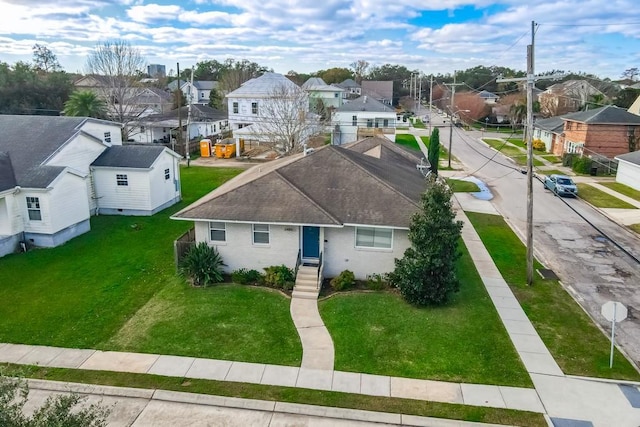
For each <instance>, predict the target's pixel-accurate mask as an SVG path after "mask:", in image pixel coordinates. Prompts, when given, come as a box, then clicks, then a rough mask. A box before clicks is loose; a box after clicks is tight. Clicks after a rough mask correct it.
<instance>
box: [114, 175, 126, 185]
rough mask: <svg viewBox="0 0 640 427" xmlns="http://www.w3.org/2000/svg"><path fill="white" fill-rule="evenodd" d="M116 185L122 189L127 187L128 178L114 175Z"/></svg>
mask: <svg viewBox="0 0 640 427" xmlns="http://www.w3.org/2000/svg"><path fill="white" fill-rule="evenodd" d="M116 184H117V185H119V186H122V187H126V186H128V185H129V178H128V177H127V175H124V174H116Z"/></svg>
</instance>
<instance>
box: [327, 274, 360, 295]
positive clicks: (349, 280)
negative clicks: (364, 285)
mask: <svg viewBox="0 0 640 427" xmlns="http://www.w3.org/2000/svg"><path fill="white" fill-rule="evenodd" d="M330 283H331V287H332V288H333V290H335V291H344V290H345V289H349V288H352V287H353V285H355V284H356V276H355V275H354V274H353V272H352V271H349V270H344V271H343V272H342V273H340V274H339V275H338V277H334V278H333V279H331V282H330Z"/></svg>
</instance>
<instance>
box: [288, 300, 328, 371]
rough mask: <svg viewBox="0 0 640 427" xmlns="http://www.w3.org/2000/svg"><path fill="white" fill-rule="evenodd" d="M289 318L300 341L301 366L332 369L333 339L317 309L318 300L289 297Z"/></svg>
mask: <svg viewBox="0 0 640 427" xmlns="http://www.w3.org/2000/svg"><path fill="white" fill-rule="evenodd" d="M289 311H290V313H291V319H292V320H293V324H294V325H295V326H296V330H297V331H298V335H299V336H300V342H301V343H302V364H301V367H302V368H307V369H321V370H326V371H331V370H333V361H334V358H335V351H334V348H333V340H332V339H331V335H329V331H328V330H327V327H326V326H325V325H324V322H323V321H322V318H321V317H320V312H319V311H318V300H317V299H307V298H298V297H296V296H295V294H294V295H293V296H292V297H291V305H290V306H289Z"/></svg>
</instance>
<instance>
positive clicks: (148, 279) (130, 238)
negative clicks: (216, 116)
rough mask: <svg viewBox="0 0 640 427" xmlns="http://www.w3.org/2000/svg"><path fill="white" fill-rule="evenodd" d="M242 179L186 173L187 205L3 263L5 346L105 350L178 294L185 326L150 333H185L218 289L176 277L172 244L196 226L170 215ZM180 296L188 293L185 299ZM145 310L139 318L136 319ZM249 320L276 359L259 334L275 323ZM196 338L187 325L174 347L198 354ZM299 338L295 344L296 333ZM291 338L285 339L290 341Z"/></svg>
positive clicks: (110, 222) (104, 224)
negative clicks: (123, 331)
mask: <svg viewBox="0 0 640 427" xmlns="http://www.w3.org/2000/svg"><path fill="white" fill-rule="evenodd" d="M240 172H242V171H241V170H238V169H227V168H206V167H193V166H192V167H190V168H184V167H183V168H182V169H181V176H182V189H183V198H184V200H183V201H182V202H181V203H179V204H178V205H176V206H173V207H171V208H168V209H166V210H164V211H162V212H160V213H158V214H156V215H153V216H151V217H125V216H102V215H101V216H97V217H92V218H91V231H90V232H89V233H86V234H84V235H82V236H79V237H77V238H75V239H73V240H71V241H69V242H67V243H66V244H65V245H62V246H60V247H57V248H52V249H38V250H33V251H30V252H28V253H26V254H15V255H10V256H6V257H4V258H2V259H0V301H5V302H7V301H10V302H11V303H10V304H6V303H5V304H0V342H11V343H24V344H39V345H52V346H60V347H77V348H100V349H106V348H108V347H107V345H108V344H107V343H109V341H110V340H111V339H112V338H113V337H114V336H118V334H119V331H120V330H121V328H122V327H123V326H124V325H126V324H127V322H128V321H129V320H130V319H132V318H133V319H134V320H133V321H135V322H137V323H139V324H140V323H141V322H142V323H143V320H144V319H142V320H140V319H141V317H144V313H152V314H153V315H155V316H156V317H153V318H152V319H153V320H154V321H157V320H158V316H161V317H162V315H163V314H164V313H160V314H158V313H154V312H153V310H154V304H156V302H157V301H159V300H160V301H163V298H167V295H172V292H174V293H175V296H174V298H173V301H174V302H175V303H176V304H182V305H181V306H175V307H171V308H170V311H171V314H172V316H173V315H177V313H178V314H180V315H182V316H186V317H183V318H182V319H183V323H181V324H175V325H168V324H161V325H159V326H158V325H157V324H155V323H150V324H149V325H146V326H148V327H149V328H150V330H151V331H152V332H153V333H157V336H158V339H159V340H160V339H166V337H160V336H161V335H162V334H163V333H165V332H163V331H166V330H169V329H170V328H176V329H178V328H179V327H181V326H185V325H184V319H185V318H188V317H189V315H188V312H189V310H193V309H195V308H196V307H203V306H204V303H203V299H206V298H205V297H204V295H205V294H207V293H214V292H215V291H216V290H217V289H218V288H214V289H211V290H206V291H205V290H202V292H200V293H199V291H200V290H194V289H189V288H188V285H187V284H186V283H185V282H184V281H183V280H181V279H179V278H177V277H176V274H175V265H174V261H173V240H174V239H175V238H176V237H178V236H179V235H180V234H182V233H184V232H185V231H186V230H188V229H189V228H191V227H192V226H193V224H192V223H190V222H188V221H173V220H170V219H169V216H170V215H171V214H172V213H174V212H176V211H177V210H178V209H181V208H183V207H184V206H186V205H187V204H189V203H191V202H193V201H195V200H197V199H198V198H199V197H201V196H203V195H205V194H206V193H208V192H209V191H211V190H212V189H214V188H215V187H217V186H219V185H220V184H222V183H223V182H225V181H227V180H228V179H230V178H232V177H233V176H235V175H237V174H238V173H240ZM220 292H223V291H220ZM257 292H260V294H262V293H263V291H261V290H260V291H257ZM180 294H183V296H182V299H180V298H179V296H180ZM187 295H188V296H189V298H187V297H186V296H187ZM198 298H200V300H199V299H198ZM217 298H220V299H219V300H217V299H215V298H212V299H211V300H210V301H211V303H215V302H224V301H225V300H224V298H223V297H222V296H220V295H219V296H217ZM256 298H258V297H256ZM272 306H273V307H274V309H275V308H278V309H279V310H284V312H285V314H286V315H288V308H286V307H284V304H280V303H277V302H276V303H273V305H272ZM160 307H163V306H160ZM163 308H164V309H166V308H167V307H166V306H165V307H163ZM141 309H142V311H140V314H136V313H138V312H139V310H141ZM211 309H212V310H214V309H215V308H213V307H212V308H211ZM248 314H249V315H250V317H251V321H252V322H255V323H256V325H255V326H256V327H255V328H252V329H250V330H246V331H245V332H244V334H245V335H246V339H247V340H248V339H252V338H255V340H256V347H260V346H261V345H263V346H265V349H264V351H265V352H267V355H266V356H265V357H266V358H267V359H269V360H272V359H273V357H271V356H270V355H268V351H270V350H269V349H268V346H269V345H271V344H272V340H271V338H270V337H266V336H263V335H261V334H262V333H261V332H260V331H261V330H262V329H264V328H266V326H265V325H264V324H269V325H270V324H271V317H254V316H253V315H252V313H247V312H246V311H245V312H242V311H239V312H238V313H237V318H236V319H235V320H236V322H238V323H242V322H245V323H248V321H246V319H243V316H246V315H248ZM281 315H284V314H282V313H281V314H278V313H274V314H273V317H274V318H275V319H278V318H279V317H280V316H281ZM164 318H165V319H166V320H165V322H171V321H172V320H173V319H172V317H171V316H166V317H164ZM178 318H179V317H178ZM196 318H197V317H196ZM150 319H151V318H149V319H148V321H149V322H151V320H150ZM261 322H262V323H264V324H260V323H261ZM276 324H279V323H278V322H276ZM154 328H158V329H154ZM162 328H165V329H162ZM200 328H201V329H207V328H208V325H206V324H202V325H201V326H200ZM156 331H158V332H156ZM289 331H290V328H288V329H287V328H284V329H281V332H282V334H285V333H289ZM191 332H192V331H190V330H189V329H188V328H187V327H186V326H185V328H184V331H183V333H182V336H180V335H177V336H176V342H175V343H174V344H173V346H174V348H177V347H180V346H182V345H184V346H185V348H195V347H193V346H192V341H193V338H189V337H187V336H188V335H189V334H190V333H191ZM254 332H255V333H254ZM194 333H198V331H195V332H194ZM200 333H201V332H200ZM232 334H237V330H236V329H233V328H231V329H230V333H229V336H231V335H232ZM293 334H294V336H295V338H296V339H297V335H295V330H294V331H293ZM211 338H212V340H218V341H219V342H221V343H222V342H224V343H227V342H228V338H222V337H217V338H216V337H214V336H213V335H212V336H211ZM233 338H237V336H236V335H234V336H233ZM290 339H291V338H290V337H287V338H286V340H287V341H289V340H290ZM160 344H162V343H161V341H159V342H158V346H156V347H154V348H156V349H159V348H160V347H161V345H160ZM152 345H153V344H151V343H149V342H147V341H144V342H141V343H140V346H141V347H140V348H143V346H147V347H145V348H151V347H152ZM163 345H164V344H163ZM212 345H213V344H210V345H209V347H210V346H212ZM190 346H191V347H190ZM207 348H208V347H206V346H204V345H203V347H202V352H203V353H198V354H197V355H203V354H204V352H205V351H208V350H207ZM241 350H242V349H239V350H237V351H241ZM172 351H173V350H172ZM194 351H196V352H197V351H198V350H197V349H196V350H194ZM219 351H220V352H225V351H230V350H226V349H221V350H219ZM234 351H236V350H234ZM252 357H255V356H254V355H247V356H245V357H244V359H250V358H252ZM295 357H299V355H295V356H294V358H295ZM287 363H293V360H292V359H291V358H289V359H288V360H287Z"/></svg>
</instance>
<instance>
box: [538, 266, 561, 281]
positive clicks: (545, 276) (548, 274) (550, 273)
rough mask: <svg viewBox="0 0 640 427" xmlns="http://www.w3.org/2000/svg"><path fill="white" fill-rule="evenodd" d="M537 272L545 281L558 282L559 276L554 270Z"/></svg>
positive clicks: (539, 270)
mask: <svg viewBox="0 0 640 427" xmlns="http://www.w3.org/2000/svg"><path fill="white" fill-rule="evenodd" d="M537 271H538V274H539V275H540V277H542V278H543V279H545V280H558V276H557V275H556V273H554V272H553V270H550V269H548V268H539V269H538V270H537Z"/></svg>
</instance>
